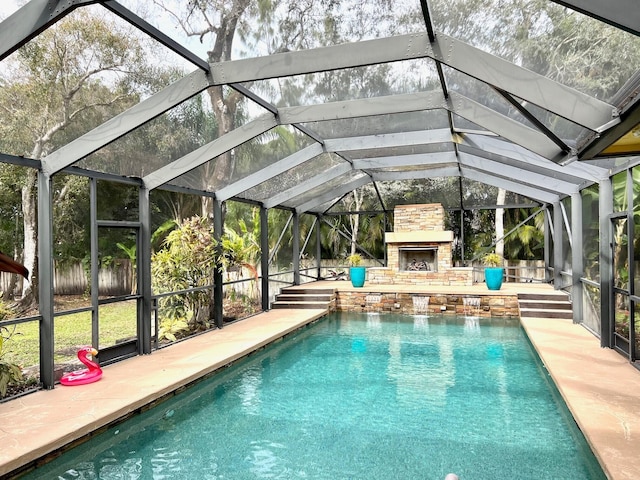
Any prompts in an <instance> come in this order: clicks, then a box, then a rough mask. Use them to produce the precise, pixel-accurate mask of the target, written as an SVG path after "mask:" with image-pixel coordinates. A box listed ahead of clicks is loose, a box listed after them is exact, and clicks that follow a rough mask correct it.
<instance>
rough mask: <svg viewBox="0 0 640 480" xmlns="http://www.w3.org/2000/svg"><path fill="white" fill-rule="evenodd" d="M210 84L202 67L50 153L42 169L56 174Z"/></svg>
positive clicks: (50, 173)
mask: <svg viewBox="0 0 640 480" xmlns="http://www.w3.org/2000/svg"><path fill="white" fill-rule="evenodd" d="M207 87H209V80H208V79H207V76H206V74H205V73H204V72H203V71H202V70H195V71H194V72H192V73H190V74H189V75H187V76H185V77H183V78H181V79H180V80H178V81H177V82H174V83H172V84H171V85H169V86H168V87H165V88H164V89H162V90H160V91H159V92H158V93H156V94H154V95H152V96H151V97H149V98H147V99H146V100H143V101H142V102H140V103H139V104H137V105H134V106H133V107H131V108H130V109H128V110H126V111H124V112H122V113H120V114H119V115H116V116H115V117H113V118H111V119H109V120H107V121H106V122H104V123H103V124H101V125H100V126H98V127H96V128H94V129H93V130H91V131H90V132H87V133H85V134H84V135H82V136H81V137H79V138H77V139H75V140H73V141H72V142H70V143H68V144H66V145H65V146H64V147H61V148H59V149H58V150H56V151H55V152H52V153H51V154H49V155H47V156H46V157H45V158H44V159H43V160H42V169H43V171H44V172H45V173H47V174H49V175H53V174H55V173H57V172H59V171H60V170H63V169H64V168H67V167H69V166H71V165H73V164H74V163H76V162H78V161H80V160H82V159H83V158H84V157H86V156H88V155H90V154H92V153H93V152H95V151H97V150H99V149H100V148H102V147H104V146H106V145H108V144H109V143H111V142H113V141H115V140H117V139H118V138H120V137H122V136H123V135H126V134H127V133H129V132H131V131H132V130H135V129H136V128H138V127H140V126H141V125H144V124H145V123H147V122H149V121H151V120H153V119H154V118H155V117H157V116H159V115H162V114H163V113H164V112H166V111H168V110H170V109H171V108H173V107H175V106H176V105H179V104H180V103H182V102H184V101H185V100H188V99H189V98H191V97H193V96H195V95H197V94H198V93H200V92H202V91H203V90H205V89H206V88H207Z"/></svg>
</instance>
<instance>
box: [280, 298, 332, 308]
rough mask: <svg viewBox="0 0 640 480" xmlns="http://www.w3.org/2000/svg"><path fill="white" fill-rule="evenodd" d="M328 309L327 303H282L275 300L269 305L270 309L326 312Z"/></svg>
mask: <svg viewBox="0 0 640 480" xmlns="http://www.w3.org/2000/svg"><path fill="white" fill-rule="evenodd" d="M328 307H329V305H328V302H292V301H291V302H282V301H278V300H276V301H275V302H273V303H272V304H271V308H272V309H276V308H299V309H303V308H309V309H311V308H313V309H321V310H326V309H327V308H328Z"/></svg>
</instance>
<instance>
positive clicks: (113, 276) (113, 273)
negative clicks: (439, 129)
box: [0, 259, 133, 296]
mask: <svg viewBox="0 0 640 480" xmlns="http://www.w3.org/2000/svg"><path fill="white" fill-rule="evenodd" d="M132 277H133V276H132V271H131V262H130V261H129V260H127V259H122V260H115V261H114V262H113V264H112V265H111V266H109V267H104V268H101V269H100V270H99V272H98V291H99V294H100V295H101V296H113V295H128V294H130V293H131V280H132ZM13 280H14V281H15V276H14V278H13ZM11 281H12V275H11V274H8V273H1V274H0V291H1V292H2V293H4V292H8V291H9V290H11V289H12V288H15V294H16V295H17V296H20V291H21V289H22V282H23V281H24V279H23V278H22V277H18V281H17V283H16V284H15V285H12V284H11ZM89 291H90V290H89V272H85V270H84V267H83V265H82V264H81V263H75V264H72V265H65V266H64V267H61V266H60V265H58V264H56V265H55V266H54V276H53V293H54V295H83V294H87V293H89Z"/></svg>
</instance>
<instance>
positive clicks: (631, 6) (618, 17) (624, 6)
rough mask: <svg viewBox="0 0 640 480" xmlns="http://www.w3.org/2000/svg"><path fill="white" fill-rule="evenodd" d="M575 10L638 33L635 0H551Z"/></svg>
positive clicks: (639, 32) (637, 12)
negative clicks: (605, 0)
mask: <svg viewBox="0 0 640 480" xmlns="http://www.w3.org/2000/svg"><path fill="white" fill-rule="evenodd" d="M551 1H552V2H554V3H557V4H559V5H563V6H565V7H567V8H570V9H572V10H575V11H576V12H580V13H584V14H585V15H588V16H589V17H591V18H596V19H598V20H600V21H601V22H605V23H608V24H609V25H613V26H614V27H616V28H620V29H622V30H626V31H627V32H629V33H632V34H634V35H640V29H638V27H639V26H640V10H638V2H637V1H636V0H615V1H614V2H611V1H609V2H604V1H602V0H551Z"/></svg>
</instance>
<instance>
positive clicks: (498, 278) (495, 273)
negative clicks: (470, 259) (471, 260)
mask: <svg viewBox="0 0 640 480" xmlns="http://www.w3.org/2000/svg"><path fill="white" fill-rule="evenodd" d="M502 277H504V268H502V267H487V268H485V269H484V281H485V282H486V284H487V288H488V289H489V290H500V287H502Z"/></svg>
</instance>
